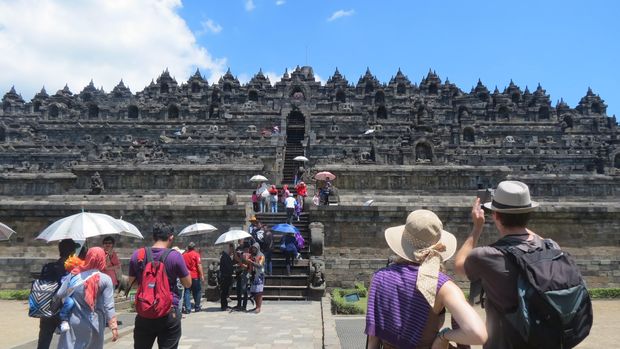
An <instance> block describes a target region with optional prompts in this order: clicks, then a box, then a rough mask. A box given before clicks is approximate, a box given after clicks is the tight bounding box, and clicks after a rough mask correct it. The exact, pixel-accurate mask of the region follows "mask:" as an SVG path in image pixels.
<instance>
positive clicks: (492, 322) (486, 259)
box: [454, 181, 544, 349]
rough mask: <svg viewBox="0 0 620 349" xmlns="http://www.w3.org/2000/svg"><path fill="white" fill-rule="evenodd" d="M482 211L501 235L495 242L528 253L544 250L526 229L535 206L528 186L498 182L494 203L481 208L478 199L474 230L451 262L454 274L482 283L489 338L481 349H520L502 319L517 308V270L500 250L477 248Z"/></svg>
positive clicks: (520, 342)
mask: <svg viewBox="0 0 620 349" xmlns="http://www.w3.org/2000/svg"><path fill="white" fill-rule="evenodd" d="M483 207H484V208H485V209H488V210H490V211H491V215H492V217H493V221H494V223H495V227H496V228H497V230H498V231H499V235H500V239H499V240H498V242H501V243H504V242H505V243H508V244H510V245H511V246H515V247H517V248H519V249H524V250H528V249H530V248H535V247H543V246H544V241H543V239H542V238H541V237H540V236H538V235H536V234H535V233H534V232H533V231H531V230H529V229H528V228H527V224H528V222H529V220H530V215H531V212H532V211H534V210H535V209H536V207H538V203H537V202H535V201H532V200H531V199H530V191H529V188H528V186H527V185H526V184H525V183H521V182H518V181H504V182H501V183H500V184H499V185H498V187H497V189H496V190H495V194H494V197H493V201H491V202H488V203H485V204H484V205H482V206H481V205H480V198H477V199H476V201H475V203H474V206H473V207H472V211H471V216H472V220H473V224H474V227H473V230H472V232H471V234H470V235H469V237H468V238H467V239H466V240H465V242H464V243H463V246H462V247H461V249H460V250H459V251H458V253H457V254H456V257H455V260H454V269H455V272H456V273H457V274H459V275H463V276H467V278H468V279H469V280H470V281H472V283H475V282H481V284H482V288H483V289H484V291H485V293H486V299H485V300H486V301H485V304H484V306H485V311H486V315H487V321H486V322H487V331H488V333H489V338H488V341H487V342H486V344H485V345H484V348H485V349H486V348H494V349H503V348H522V347H525V345H524V344H523V340H522V339H521V336H520V335H519V334H518V333H517V332H516V331H515V330H514V329H513V328H512V327H511V326H510V325H509V324H508V323H506V320H505V317H504V316H503V314H505V313H506V312H507V311H508V310H509V309H514V308H516V306H517V304H518V298H517V287H516V286H517V278H518V274H519V270H518V267H517V266H516V265H514V263H509V261H508V260H507V258H508V257H507V256H504V254H503V253H502V252H501V251H500V250H498V249H496V248H494V247H492V246H481V247H476V245H477V244H478V240H479V239H480V235H481V234H482V228H483V226H484V222H485V218H484V210H483ZM496 243H497V242H496Z"/></svg>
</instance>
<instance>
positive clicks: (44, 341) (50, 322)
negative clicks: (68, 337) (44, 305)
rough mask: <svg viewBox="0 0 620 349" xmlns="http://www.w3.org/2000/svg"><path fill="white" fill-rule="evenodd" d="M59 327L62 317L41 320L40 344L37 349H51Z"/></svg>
mask: <svg viewBox="0 0 620 349" xmlns="http://www.w3.org/2000/svg"><path fill="white" fill-rule="evenodd" d="M59 325H60V317H59V316H58V315H56V316H54V317H51V318H47V319H46V318H42V319H39V342H38V344H37V349H49V347H50V344H51V343H52V337H53V336H54V331H55V330H56V327H58V326H59Z"/></svg>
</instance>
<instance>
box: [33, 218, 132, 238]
mask: <svg viewBox="0 0 620 349" xmlns="http://www.w3.org/2000/svg"><path fill="white" fill-rule="evenodd" d="M126 230H127V228H126V227H124V226H123V225H122V224H121V223H119V221H118V219H116V218H114V217H112V216H108V215H107V214H102V213H91V212H82V213H78V214H74V215H72V216H69V217H65V218H62V219H59V220H57V221H56V222H54V223H52V224H51V225H50V226H49V227H47V228H45V230H43V231H42V232H41V234H39V236H37V239H38V240H45V241H47V242H50V241H59V240H63V239H73V240H86V239H87V238H90V237H93V236H100V235H112V234H121V235H126V236H131V237H136V236H135V234H133V233H129V232H126Z"/></svg>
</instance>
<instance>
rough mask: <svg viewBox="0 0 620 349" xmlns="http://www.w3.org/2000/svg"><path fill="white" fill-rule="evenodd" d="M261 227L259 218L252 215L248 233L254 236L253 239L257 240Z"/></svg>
mask: <svg viewBox="0 0 620 349" xmlns="http://www.w3.org/2000/svg"><path fill="white" fill-rule="evenodd" d="M260 229H261V224H260V222H259V221H258V218H256V216H254V215H252V217H250V225H249V226H248V234H250V235H251V236H252V239H254V240H255V241H256V240H257V236H256V234H257V232H258V231H259V230H260Z"/></svg>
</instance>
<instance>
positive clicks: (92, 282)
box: [71, 247, 105, 311]
mask: <svg viewBox="0 0 620 349" xmlns="http://www.w3.org/2000/svg"><path fill="white" fill-rule="evenodd" d="M93 269H95V270H97V271H99V272H102V271H103V269H105V251H104V250H103V248H101V247H92V248H90V249H88V252H86V258H85V259H84V264H83V265H80V266H77V267H75V268H73V270H72V271H71V274H73V275H77V274H79V273H81V272H83V271H87V270H93ZM97 293H99V274H97V275H93V276H92V277H90V278H89V279H88V280H86V281H85V282H84V300H85V301H86V304H88V306H89V307H90V310H91V311H95V303H96V302H97Z"/></svg>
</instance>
